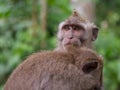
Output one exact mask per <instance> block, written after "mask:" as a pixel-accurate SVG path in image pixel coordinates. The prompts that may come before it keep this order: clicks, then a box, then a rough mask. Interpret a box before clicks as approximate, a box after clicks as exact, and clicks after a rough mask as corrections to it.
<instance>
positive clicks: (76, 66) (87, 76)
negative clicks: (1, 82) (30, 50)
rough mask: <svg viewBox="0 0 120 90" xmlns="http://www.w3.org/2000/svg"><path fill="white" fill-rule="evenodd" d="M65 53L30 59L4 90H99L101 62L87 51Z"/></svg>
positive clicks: (45, 54) (53, 53) (38, 54)
mask: <svg viewBox="0 0 120 90" xmlns="http://www.w3.org/2000/svg"><path fill="white" fill-rule="evenodd" d="M69 50H70V51H71V52H70V53H69V52H57V51H44V52H40V53H35V54H33V55H31V56H30V57H28V58H27V59H26V60H25V61H24V62H23V63H22V64H20V65H19V66H18V67H17V68H16V69H15V71H14V72H13V73H12V75H11V76H10V77H9V79H8V81H7V82H6V84H5V88H4V90H99V89H98V88H99V87H100V86H101V81H100V79H101V73H102V59H101V58H100V57H99V55H97V54H96V53H95V52H94V51H92V50H89V49H85V48H81V49H69ZM69 50H68V51H69ZM94 62H96V63H97V66H95V67H94ZM90 68H91V70H90Z"/></svg>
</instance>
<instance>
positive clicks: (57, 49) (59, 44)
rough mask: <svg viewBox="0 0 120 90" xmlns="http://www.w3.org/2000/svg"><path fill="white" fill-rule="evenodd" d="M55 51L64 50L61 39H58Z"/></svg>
mask: <svg viewBox="0 0 120 90" xmlns="http://www.w3.org/2000/svg"><path fill="white" fill-rule="evenodd" d="M55 51H60V52H63V51H66V50H65V48H64V47H63V45H62V43H61V41H58V45H57V48H55Z"/></svg>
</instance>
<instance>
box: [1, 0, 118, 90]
mask: <svg viewBox="0 0 120 90" xmlns="http://www.w3.org/2000/svg"><path fill="white" fill-rule="evenodd" d="M34 1H35V2H36V3H35V5H34V4H33V2H34ZM94 2H95V4H96V8H95V9H96V11H95V14H96V16H95V18H96V21H95V23H96V24H97V26H98V27H99V36H98V38H97V40H96V41H95V43H94V44H95V49H96V51H97V52H98V53H99V54H101V55H102V56H103V57H104V86H105V90H120V0H94ZM33 5H34V8H35V11H36V12H34V9H33ZM71 12H72V10H71V6H70V3H69V1H68V0H59V1H58V0H48V2H47V18H46V20H47V26H46V28H47V29H46V30H45V31H44V30H42V29H41V26H40V25H41V22H40V13H41V7H40V1H39V0H0V90H3V86H4V83H5V82H6V80H7V78H8V76H9V75H10V73H11V72H12V71H13V70H14V68H16V66H17V65H18V64H19V63H20V62H22V61H23V60H25V59H26V58H27V56H28V55H30V54H32V53H34V52H38V51H40V50H52V49H54V48H55V47H56V43H57V42H56V32H57V27H58V24H59V23H60V22H61V21H63V20H64V19H66V18H67V17H68V16H70V15H71ZM34 14H35V16H36V18H37V21H36V22H37V23H36V24H34V22H33V19H32V17H33V15H34ZM33 24H34V26H33Z"/></svg>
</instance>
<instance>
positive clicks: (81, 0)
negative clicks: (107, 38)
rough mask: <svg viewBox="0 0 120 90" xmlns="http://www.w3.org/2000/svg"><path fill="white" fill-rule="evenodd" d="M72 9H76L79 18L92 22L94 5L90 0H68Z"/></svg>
mask: <svg viewBox="0 0 120 90" xmlns="http://www.w3.org/2000/svg"><path fill="white" fill-rule="evenodd" d="M70 2H71V6H72V8H73V9H76V10H77V11H78V12H79V13H80V14H81V16H83V17H85V18H87V19H88V20H90V21H94V19H95V18H94V17H95V3H94V2H92V0H70Z"/></svg>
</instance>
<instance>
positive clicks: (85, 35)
mask: <svg viewBox="0 0 120 90" xmlns="http://www.w3.org/2000/svg"><path fill="white" fill-rule="evenodd" d="M97 36H98V28H97V27H96V25H94V24H93V23H91V22H89V21H88V20H87V19H84V18H82V17H81V16H80V15H79V14H78V13H77V12H76V11H74V12H73V15H72V16H70V17H69V18H68V19H66V20H65V21H63V22H62V23H60V25H59V28H58V34H57V37H58V46H57V48H56V50H58V51H63V50H65V49H66V46H68V45H73V46H76V47H88V48H92V49H93V44H92V43H93V41H94V40H96V38H97Z"/></svg>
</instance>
